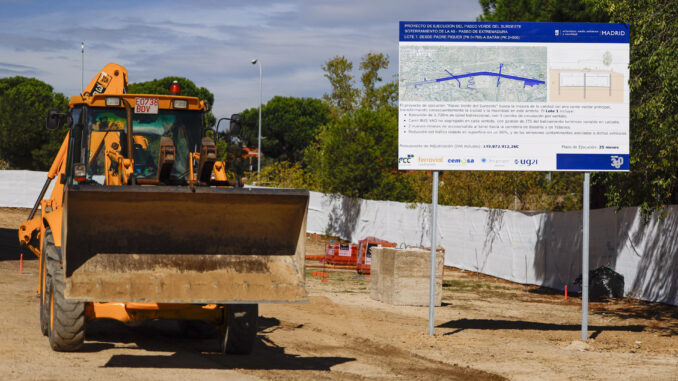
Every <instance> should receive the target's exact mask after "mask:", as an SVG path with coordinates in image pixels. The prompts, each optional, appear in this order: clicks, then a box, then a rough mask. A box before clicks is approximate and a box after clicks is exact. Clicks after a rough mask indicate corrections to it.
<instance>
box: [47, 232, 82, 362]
mask: <svg viewBox="0 0 678 381" xmlns="http://www.w3.org/2000/svg"><path fill="white" fill-rule="evenodd" d="M45 241H46V243H47V244H46V251H45V253H46V254H47V258H46V259H47V274H48V277H47V283H46V291H47V292H46V294H45V296H46V297H48V298H49V299H48V301H49V302H48V305H49V325H48V326H49V330H48V331H49V344H50V345H51V347H52V349H54V350H55V351H60V352H71V351H76V350H78V349H80V347H81V346H82V343H83V342H84V341H85V304H84V303H83V302H77V301H73V300H68V299H66V298H65V297H64V290H65V289H66V284H65V275H64V269H63V266H62V264H61V263H60V262H61V255H60V250H61V249H60V248H58V247H56V246H54V240H53V238H52V232H51V231H50V230H49V229H48V230H46V231H45Z"/></svg>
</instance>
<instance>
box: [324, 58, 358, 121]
mask: <svg viewBox="0 0 678 381" xmlns="http://www.w3.org/2000/svg"><path fill="white" fill-rule="evenodd" d="M322 69H323V71H324V72H325V74H324V76H325V78H327V79H328V80H329V81H330V86H332V92H331V93H329V94H325V95H324V96H323V99H324V100H325V101H326V102H327V103H328V104H329V105H330V106H331V107H332V109H333V111H334V114H335V117H339V116H341V115H342V114H345V113H349V112H352V111H353V110H354V109H355V107H356V105H357V104H358V98H359V96H360V90H358V89H357V88H355V87H354V81H353V76H352V75H351V70H353V62H351V61H349V60H347V59H346V57H343V56H336V57H334V58H332V59H331V60H329V61H327V62H326V63H325V65H323V66H322Z"/></svg>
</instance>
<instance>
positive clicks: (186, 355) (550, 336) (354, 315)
mask: <svg viewBox="0 0 678 381" xmlns="http://www.w3.org/2000/svg"><path fill="white" fill-rule="evenodd" d="M27 214H28V211H27V210H25V209H8V208H0V301H2V303H3V308H2V309H0V333H1V334H2V338H1V339H0V379H31V380H33V379H112V378H120V379H123V378H124V379H148V380H151V379H152V380H157V379H164V380H182V381H183V380H186V379H202V380H212V379H220V380H221V379H234V380H246V379H295V380H296V379H302V380H304V379H309V380H310V379H313V380H315V379H320V380H324V379H328V380H334V379H337V380H338V379H341V380H344V379H358V380H362V379H406V380H409V379H421V380H428V379H453V380H454V379H463V380H465V379H474V380H476V379H477V380H495V379H497V380H498V379H516V380H533V379H549V380H569V379H601V380H608V379H609V380H612V379H614V380H618V379H653V380H660V379H666V380H670V379H678V307H673V306H667V305H662V304H656V303H645V302H639V301H635V300H632V299H624V300H616V301H610V302H608V303H591V305H590V310H591V318H590V327H589V337H590V339H589V340H588V342H586V343H584V342H581V341H579V337H580V302H581V301H580V300H579V299H578V298H572V297H570V298H569V299H568V300H564V298H563V295H560V294H559V293H557V292H553V291H551V290H548V289H543V288H539V287H534V286H524V285H518V284H514V283H510V282H506V281H503V280H499V279H496V278H491V277H487V276H483V275H479V274H476V273H469V272H464V271H460V270H456V269H450V268H446V269H445V276H444V289H443V306H442V307H439V308H437V309H436V311H435V314H436V315H435V316H436V319H435V325H436V328H435V333H436V335H435V336H434V337H430V336H428V335H427V333H426V331H427V321H428V320H427V319H428V309H427V308H426V307H398V306H391V305H387V304H384V303H380V302H375V301H373V300H371V299H370V297H369V282H370V280H369V278H366V277H363V276H359V275H358V274H356V273H355V272H352V271H337V270H329V271H327V272H328V273H329V277H328V281H327V282H322V281H321V278H319V277H317V276H313V275H312V272H315V271H317V270H318V269H316V268H313V269H308V270H307V288H308V290H309V292H310V295H311V296H310V298H309V302H308V303H305V304H295V305H290V304H268V305H261V306H260V309H259V315H260V316H259V327H258V328H259V333H258V336H257V341H256V345H255V349H254V353H253V354H252V355H250V356H223V355H221V354H219V353H218V352H217V349H218V343H217V340H216V339H215V338H214V337H213V335H214V334H213V332H209V331H205V332H203V333H204V334H205V336H204V337H203V338H196V337H195V336H190V337H187V336H186V335H183V334H182V331H181V330H180V328H179V326H178V324H177V323H176V322H173V321H152V322H148V323H145V324H141V325H137V326H126V325H123V324H119V323H117V322H113V321H96V322H91V323H88V325H87V338H86V342H85V345H84V347H83V349H82V351H80V352H77V353H57V352H53V351H52V350H51V349H50V348H49V343H48V340H47V338H46V337H44V336H42V334H41V333H40V330H39V325H38V321H39V315H38V300H37V297H36V285H37V269H38V262H37V261H36V260H28V258H26V260H24V268H23V274H19V260H18V258H19V248H18V245H17V243H16V239H17V238H16V228H17V226H18V225H19V224H20V223H21V222H22V221H23V219H24V218H25V216H26V215H27ZM327 242H329V238H328V237H318V236H315V235H309V236H308V240H307V254H309V255H314V254H322V253H323V251H324V245H325V243H327ZM315 264H316V265H318V264H319V263H317V262H316V263H315Z"/></svg>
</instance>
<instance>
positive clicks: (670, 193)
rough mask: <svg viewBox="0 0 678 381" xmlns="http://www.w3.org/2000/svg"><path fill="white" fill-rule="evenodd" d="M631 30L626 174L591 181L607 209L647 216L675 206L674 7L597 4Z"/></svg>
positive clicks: (677, 80)
mask: <svg viewBox="0 0 678 381" xmlns="http://www.w3.org/2000/svg"><path fill="white" fill-rule="evenodd" d="M598 9H600V10H602V11H606V12H609V14H610V16H611V18H610V20H611V21H613V22H622V23H629V24H630V26H631V33H630V34H631V64H630V68H629V69H630V71H631V78H630V80H629V86H630V89H631V160H630V161H631V172H630V173H625V174H606V175H600V176H597V180H598V182H599V183H601V184H603V186H604V187H605V189H606V195H607V197H608V202H609V204H610V205H614V206H618V207H623V206H638V205H639V206H641V208H642V209H643V210H644V211H646V212H648V211H652V210H656V209H661V208H663V207H664V206H666V205H667V204H669V203H678V64H676V63H677V62H678V7H676V4H675V2H674V1H670V0H659V1H655V0H633V1H631V0H603V1H601V3H600V4H598Z"/></svg>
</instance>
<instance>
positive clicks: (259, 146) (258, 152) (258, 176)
mask: <svg viewBox="0 0 678 381" xmlns="http://www.w3.org/2000/svg"><path fill="white" fill-rule="evenodd" d="M251 62H252V65H256V64H257V63H259V144H258V146H257V181H261V105H262V103H261V82H262V81H261V79H262V76H261V74H262V70H261V61H260V60H259V59H258V58H255V59H253V60H252V61H251Z"/></svg>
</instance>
